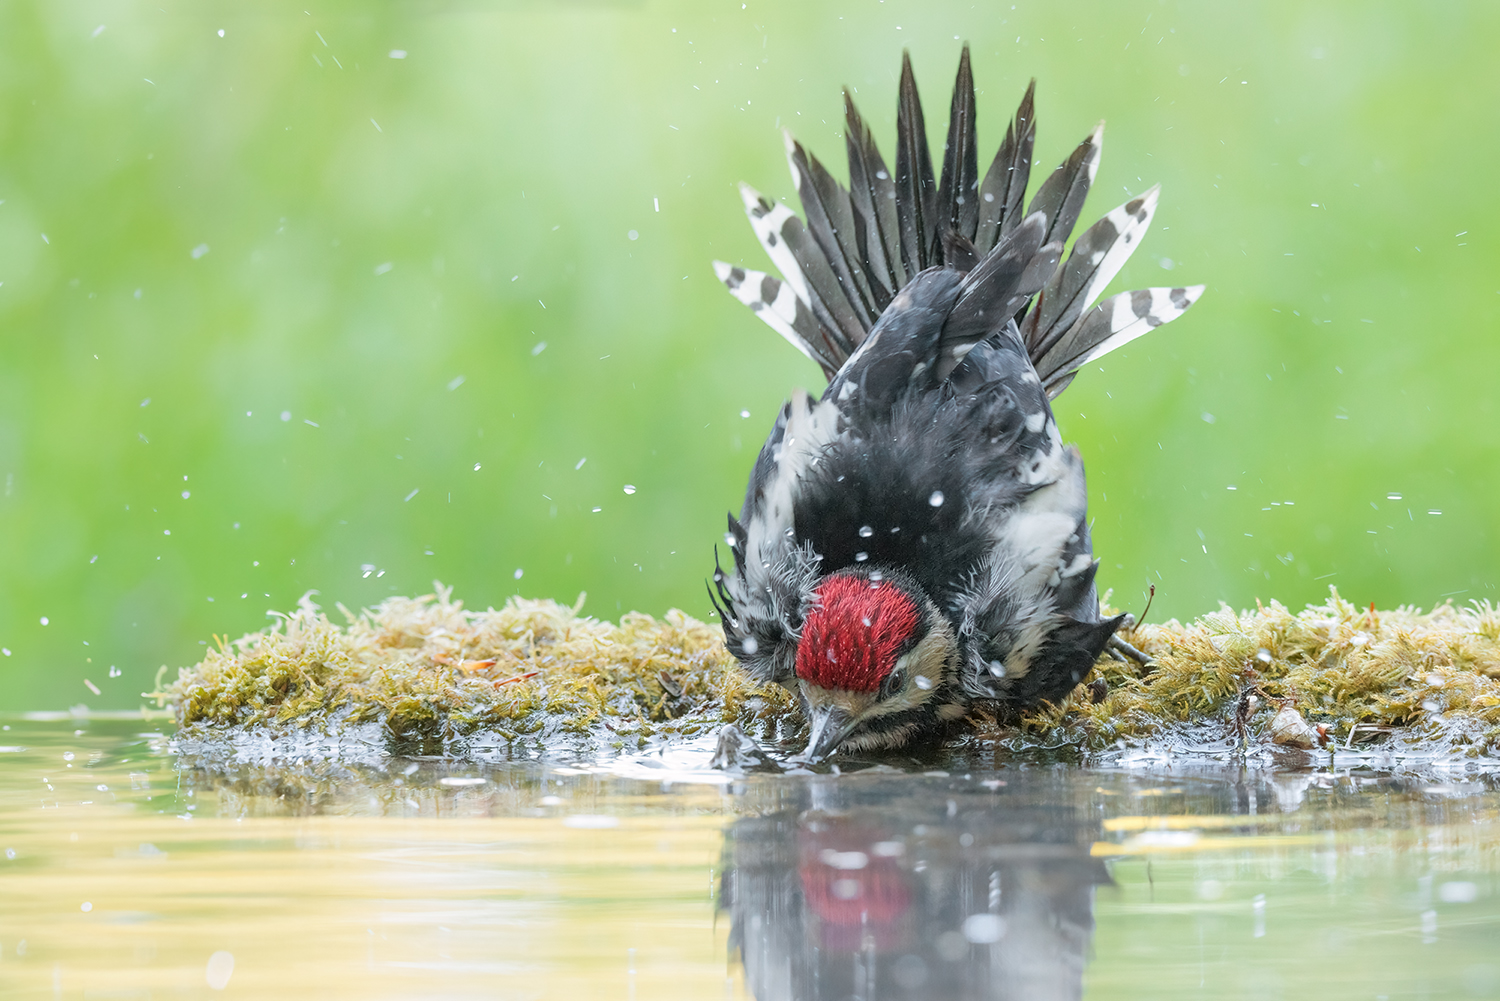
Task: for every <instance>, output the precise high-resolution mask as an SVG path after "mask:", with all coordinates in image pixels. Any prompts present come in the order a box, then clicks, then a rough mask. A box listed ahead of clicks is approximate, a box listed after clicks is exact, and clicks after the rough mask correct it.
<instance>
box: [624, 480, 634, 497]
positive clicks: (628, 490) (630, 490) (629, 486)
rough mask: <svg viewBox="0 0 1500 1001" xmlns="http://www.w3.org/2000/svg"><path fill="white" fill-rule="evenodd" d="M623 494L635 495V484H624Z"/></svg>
mask: <svg viewBox="0 0 1500 1001" xmlns="http://www.w3.org/2000/svg"><path fill="white" fill-rule="evenodd" d="M625 492H626V493H627V494H633V493H635V484H633V483H627V484H625Z"/></svg>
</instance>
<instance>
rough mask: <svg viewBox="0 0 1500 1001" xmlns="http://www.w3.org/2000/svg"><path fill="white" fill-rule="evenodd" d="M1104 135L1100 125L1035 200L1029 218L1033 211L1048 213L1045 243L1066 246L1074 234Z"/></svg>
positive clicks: (1048, 180) (1028, 211)
mask: <svg viewBox="0 0 1500 1001" xmlns="http://www.w3.org/2000/svg"><path fill="white" fill-rule="evenodd" d="M1103 136H1104V125H1103V123H1100V124H1099V126H1098V127H1097V128H1095V129H1094V131H1093V132H1091V133H1089V135H1088V138H1086V139H1085V140H1084V141H1083V142H1081V143H1079V144H1078V147H1077V148H1076V149H1074V150H1073V153H1072V155H1071V156H1069V157H1068V158H1067V159H1066V160H1064V161H1063V162H1062V164H1060V165H1059V166H1058V168H1057V169H1056V170H1054V171H1053V172H1052V173H1051V175H1050V176H1049V177H1048V178H1047V180H1045V181H1043V182H1042V186H1041V189H1040V190H1038V191H1037V193H1036V197H1035V198H1033V199H1032V200H1031V206H1030V207H1029V208H1027V209H1026V214H1027V215H1031V214H1032V213H1033V212H1045V213H1046V214H1047V235H1046V239H1045V240H1044V241H1043V242H1045V243H1051V242H1052V241H1053V240H1062V241H1063V242H1065V243H1066V242H1067V239H1068V236H1069V235H1070V234H1072V232H1073V225H1074V224H1075V223H1077V222H1078V214H1079V213H1080V212H1082V211H1083V200H1084V199H1085V198H1087V197H1088V193H1089V185H1090V184H1092V183H1093V181H1094V171H1095V170H1096V169H1097V167H1098V163H1099V148H1100V146H1101V145H1102V144H1103Z"/></svg>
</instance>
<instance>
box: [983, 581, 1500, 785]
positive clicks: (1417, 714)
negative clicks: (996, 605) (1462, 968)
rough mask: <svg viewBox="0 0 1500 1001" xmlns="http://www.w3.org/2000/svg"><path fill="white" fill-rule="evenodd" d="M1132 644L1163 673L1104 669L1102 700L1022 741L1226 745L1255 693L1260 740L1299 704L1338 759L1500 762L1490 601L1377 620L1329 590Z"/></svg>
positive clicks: (1078, 695)
mask: <svg viewBox="0 0 1500 1001" xmlns="http://www.w3.org/2000/svg"><path fill="white" fill-rule="evenodd" d="M1124 638H1125V639H1127V640H1128V641H1129V642H1131V643H1132V644H1134V645H1135V646H1137V647H1139V648H1140V649H1142V650H1143V651H1145V652H1146V653H1148V654H1150V655H1151V657H1152V659H1153V661H1154V663H1153V664H1151V665H1150V666H1148V667H1146V668H1141V667H1140V666H1139V665H1136V664H1135V663H1133V662H1125V663H1121V662H1119V661H1114V660H1101V661H1100V662H1099V663H1098V664H1097V665H1095V669H1094V672H1093V673H1092V674H1091V675H1090V676H1089V677H1088V678H1086V679H1084V680H1085V684H1088V683H1091V682H1093V681H1094V680H1095V679H1096V678H1102V679H1104V681H1105V682H1106V684H1107V685H1108V693H1107V694H1106V695H1105V697H1104V698H1103V699H1102V700H1101V701H1099V702H1097V703H1094V702H1093V701H1092V700H1091V699H1090V698H1089V697H1088V695H1087V689H1086V688H1083V687H1080V688H1079V689H1077V690H1075V691H1074V692H1073V694H1072V695H1070V696H1069V698H1068V699H1066V700H1064V702H1063V703H1062V704H1061V705H1058V706H1047V707H1044V708H1043V709H1042V710H1041V711H1038V712H1033V713H1031V714H1028V715H1027V716H1025V717H1023V718H1022V719H1021V721H1020V724H1019V730H1020V732H1021V733H1022V734H1025V735H1029V736H1031V737H1032V738H1033V739H1036V738H1041V737H1042V736H1043V735H1045V736H1046V737H1048V738H1050V739H1051V740H1054V741H1055V740H1056V739H1057V738H1058V737H1059V736H1060V737H1063V738H1065V739H1066V740H1068V741H1072V742H1075V743H1077V744H1079V745H1080V746H1081V747H1083V748H1084V749H1086V750H1102V749H1104V748H1107V747H1111V746H1118V743H1119V742H1124V743H1125V744H1127V745H1131V744H1136V745H1146V744H1150V743H1152V742H1160V741H1162V740H1163V739H1170V738H1171V737H1172V736H1173V735H1179V736H1180V735H1186V734H1187V733H1188V731H1187V730H1186V729H1185V728H1186V727H1192V726H1196V727H1197V728H1198V729H1197V730H1196V731H1194V732H1193V733H1192V736H1193V737H1194V738H1196V739H1197V740H1199V741H1201V740H1203V739H1210V740H1213V739H1222V738H1228V737H1229V736H1230V734H1231V731H1232V730H1233V722H1232V721H1233V717H1234V715H1235V708H1236V705H1237V704H1238V703H1239V701H1240V699H1241V696H1242V695H1244V694H1248V693H1251V692H1254V693H1255V694H1257V695H1258V696H1265V698H1261V699H1260V700H1259V709H1258V711H1257V712H1255V713H1253V714H1252V715H1251V717H1250V719H1249V721H1248V722H1249V728H1250V730H1251V732H1252V735H1254V734H1255V733H1257V732H1259V731H1260V730H1262V729H1263V728H1264V727H1265V725H1266V724H1267V723H1269V721H1270V719H1271V717H1272V716H1273V715H1274V713H1275V711H1276V710H1277V709H1278V708H1279V706H1280V705H1281V704H1283V703H1289V704H1290V705H1292V706H1293V707H1295V708H1296V709H1297V710H1298V711H1299V712H1301V713H1302V714H1303V716H1305V717H1306V719H1307V721H1308V722H1309V723H1310V724H1312V725H1313V726H1317V725H1319V724H1322V725H1323V726H1324V727H1325V729H1326V733H1327V735H1328V738H1329V740H1330V743H1332V742H1334V741H1336V742H1337V746H1338V747H1339V748H1351V747H1352V748H1358V747H1362V746H1366V745H1377V746H1383V747H1387V748H1390V749H1397V748H1399V749H1402V750H1421V751H1425V752H1430V753H1434V754H1441V753H1457V754H1460V755H1463V756H1477V755H1479V754H1500V610H1497V608H1496V607H1495V606H1494V605H1492V604H1490V603H1488V602H1475V603H1473V604H1472V605H1470V606H1469V607H1465V608H1460V607H1455V606H1454V605H1453V604H1452V603H1451V602H1450V603H1447V604H1443V605H1439V606H1438V607H1436V608H1434V609H1433V610H1432V611H1430V612H1425V613H1424V612H1422V611H1421V610H1419V609H1417V608H1413V607H1406V606H1403V607H1401V608H1397V609H1395V610H1394V611H1385V612H1380V611H1376V610H1375V609H1374V607H1373V606H1371V607H1369V608H1360V607H1357V606H1355V605H1353V604H1351V603H1349V602H1348V601H1345V600H1344V599H1343V598H1341V597H1340V596H1339V594H1338V592H1337V591H1336V590H1334V589H1332V588H1330V590H1329V597H1328V600H1327V601H1326V602H1324V603H1323V604H1321V605H1310V606H1308V607H1307V608H1306V609H1305V610H1303V611H1301V612H1297V613H1293V612H1291V611H1290V610H1289V609H1287V608H1286V607H1285V606H1284V605H1282V604H1280V603H1279V602H1275V601H1273V602H1271V603H1270V604H1269V605H1261V604H1259V603H1257V605H1256V607H1255V609H1253V610H1250V611H1244V612H1235V611H1234V610H1233V609H1231V608H1229V607H1228V606H1221V607H1220V609H1219V610H1218V611H1217V612H1211V613H1209V614H1207V615H1204V616H1203V617H1201V618H1199V619H1197V620H1196V621H1194V622H1192V623H1190V624H1188V625H1183V624H1182V623H1180V622H1177V621H1172V622H1168V623H1165V624H1163V625H1143V626H1139V627H1136V628H1135V629H1133V630H1130V631H1128V632H1126V633H1125V634H1124ZM991 730H992V732H994V733H995V734H996V736H1000V737H1002V739H1004V738H1005V735H1004V734H1001V733H1000V732H999V731H998V729H996V728H994V727H991Z"/></svg>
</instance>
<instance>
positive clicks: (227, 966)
mask: <svg viewBox="0 0 1500 1001" xmlns="http://www.w3.org/2000/svg"><path fill="white" fill-rule="evenodd" d="M233 975H234V953H232V952H224V951H222V950H221V951H219V952H216V953H214V954H213V955H212V956H209V957H208V967H207V968H206V969H205V970H204V971H203V978H204V979H205V980H206V981H208V986H209V987H212V988H213V989H214V990H216V991H222V990H223V989H224V988H226V987H228V986H229V978H230V977H232V976H233Z"/></svg>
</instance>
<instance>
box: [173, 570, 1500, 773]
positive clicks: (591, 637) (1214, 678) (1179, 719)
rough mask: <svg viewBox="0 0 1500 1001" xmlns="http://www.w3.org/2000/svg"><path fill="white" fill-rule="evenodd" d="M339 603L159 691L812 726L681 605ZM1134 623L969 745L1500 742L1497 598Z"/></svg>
mask: <svg viewBox="0 0 1500 1001" xmlns="http://www.w3.org/2000/svg"><path fill="white" fill-rule="evenodd" d="M338 611H339V612H340V613H341V615H342V617H343V619H344V620H345V622H344V624H342V625H339V624H335V623H334V622H333V621H331V620H330V618H329V617H328V616H327V615H326V614H325V613H324V612H323V611H322V610H320V609H319V608H318V607H317V606H315V605H314V604H312V603H311V602H310V601H308V600H307V599H304V600H303V602H302V604H301V605H300V606H299V607H298V608H297V609H296V610H294V611H291V612H289V613H286V614H285V615H281V616H279V617H278V621H277V623H276V624H275V625H274V626H273V627H271V628H270V629H267V630H265V631H262V632H258V633H251V634H249V635H247V636H244V637H241V638H240V639H238V640H234V641H232V642H229V641H226V640H222V639H217V638H216V642H217V646H218V648H217V649H214V650H211V651H210V652H209V654H208V655H207V656H206V657H205V658H204V659H203V660H202V661H201V662H200V663H198V664H197V665H195V666H193V667H191V668H184V669H182V670H180V671H179V672H178V677H177V679H176V680H175V681H173V682H171V683H170V684H158V686H157V689H158V690H157V691H156V692H154V693H151V694H152V695H153V696H154V697H156V698H158V699H159V700H161V701H162V702H164V703H165V704H168V705H170V706H171V707H172V708H173V709H174V711H175V712H176V714H177V717H178V721H179V722H180V724H182V726H183V727H184V728H185V730H186V731H188V732H190V733H192V734H195V735H196V736H198V737H200V738H203V737H212V736H213V735H214V734H215V733H220V732H222V733H237V734H242V735H243V734H245V733H250V732H259V733H264V734H267V735H270V736H275V735H278V734H289V733H298V732H308V731H309V730H314V731H318V732H322V733H337V732H338V731H340V730H348V729H351V728H355V727H358V728H359V729H360V730H361V732H363V733H365V734H372V733H373V734H376V735H377V736H376V737H375V740H376V742H377V743H379V744H381V745H383V750H384V751H386V752H389V753H397V754H402V753H404V754H412V753H443V754H462V753H465V752H466V751H467V749H468V748H469V747H470V745H472V744H473V743H474V742H476V741H483V742H484V743H486V744H490V745H494V744H497V743H498V744H500V745H504V746H508V747H511V748H514V749H518V750H520V749H524V750H526V751H527V752H528V753H530V752H535V751H552V750H559V751H563V750H567V751H588V750H605V749H613V750H616V751H620V750H637V749H640V748H644V747H649V746H652V745H653V744H657V743H660V742H662V741H671V740H672V739H674V738H681V737H691V736H694V735H701V734H706V733H711V732H713V731H714V730H716V729H717V728H718V727H720V726H722V725H724V724H725V723H734V724H736V725H737V726H739V727H740V729H742V730H744V731H745V732H747V733H749V734H751V735H753V736H755V737H756V738H757V739H759V740H761V741H765V742H770V743H774V742H777V741H782V740H788V739H790V738H793V737H795V736H796V735H797V733H798V731H799V730H800V729H801V727H802V720H801V718H800V714H799V713H798V712H797V709H796V706H795V704H794V701H793V700H792V699H791V698H790V697H789V695H788V694H787V693H786V692H785V691H783V690H781V689H780V688H777V687H775V686H772V687H760V686H756V685H754V684H753V683H752V682H751V681H750V680H749V679H748V678H747V677H746V676H745V675H744V674H743V673H741V672H740V671H739V669H738V667H737V666H736V664H735V662H734V660H733V658H732V657H730V656H729V654H728V652H727V651H726V650H725V649H724V645H723V641H722V636H721V634H720V632H719V630H718V628H717V627H716V626H714V625H710V624H706V623H703V622H699V621H697V620H695V619H693V618H691V617H689V616H687V615H685V614H684V613H682V612H680V611H676V610H673V611H670V612H668V613H667V614H666V615H665V616H664V617H663V618H661V619H656V618H652V617H651V616H648V615H643V614H639V613H630V614H628V615H626V616H624V617H623V618H622V619H621V620H620V622H619V623H618V624H612V623H609V622H603V621H600V620H597V619H593V618H591V617H588V616H586V615H584V614H582V599H580V601H579V603H578V604H577V605H575V606H572V607H570V606H567V605H562V604H558V603H556V602H552V601H545V600H528V599H522V598H513V599H511V600H510V601H509V602H507V603H506V605H505V607H503V608H500V609H494V608H491V609H486V610H484V611H468V610H466V609H465V608H464V607H463V604H462V602H459V601H455V600H454V599H453V596H452V593H451V591H450V590H449V589H445V588H443V587H442V586H440V585H439V586H438V587H437V588H436V590H435V591H434V593H432V594H428V595H424V596H422V597H418V598H391V599H389V600H387V601H385V602H384V603H383V604H381V605H380V606H379V607H377V608H374V609H367V610H364V611H362V612H359V613H353V612H350V611H349V610H347V609H345V608H344V607H343V606H342V605H340V606H338ZM1125 638H1126V639H1128V640H1129V641H1130V642H1131V643H1133V644H1134V645H1136V646H1137V647H1139V648H1140V649H1141V650H1143V651H1144V652H1146V653H1147V654H1149V655H1150V656H1151V658H1152V663H1151V664H1149V665H1147V666H1145V667H1142V666H1141V665H1138V664H1136V663H1134V662H1129V661H1124V662H1122V661H1116V660H1101V661H1100V662H1099V663H1098V664H1097V665H1096V667H1095V670H1094V673H1093V674H1092V675H1091V676H1090V677H1089V678H1087V679H1085V682H1084V684H1083V685H1081V686H1079V688H1078V689H1076V690H1075V691H1074V692H1073V693H1072V695H1070V696H1069V697H1068V698H1067V699H1065V700H1064V701H1063V702H1062V703H1061V704H1059V705H1056V706H1044V707H1042V709H1041V710H1039V711H1036V712H1032V713H1029V714H1027V715H1025V716H1023V717H1021V718H1019V719H1004V718H1001V717H998V716H995V715H992V714H989V713H986V712H985V710H984V708H983V707H979V708H977V709H976V710H975V712H974V714H973V720H972V722H973V724H974V725H973V728H972V733H973V736H972V737H971V738H970V739H973V740H980V741H995V742H997V743H999V744H1003V745H1005V746H1007V747H1010V748H1012V749H1021V748H1025V747H1033V746H1053V747H1056V746H1060V745H1068V746H1072V747H1076V748H1078V749H1079V750H1080V751H1082V752H1084V753H1089V752H1098V751H1105V750H1108V749H1112V748H1120V747H1130V746H1151V745H1152V744H1153V743H1156V744H1161V743H1163V742H1167V743H1171V742H1174V741H1175V742H1177V743H1180V744H1181V743H1185V744H1190V745H1192V746H1194V747H1198V748H1222V749H1229V748H1232V747H1234V746H1235V744H1236V743H1237V741H1238V740H1239V733H1240V730H1241V727H1239V726H1238V725H1237V722H1236V717H1237V716H1238V717H1239V722H1241V723H1243V732H1244V734H1245V738H1246V740H1248V741H1249V742H1250V743H1251V744H1254V743H1256V742H1266V743H1268V742H1269V741H1270V740H1271V733H1270V731H1271V725H1270V724H1271V722H1272V720H1273V719H1275V718H1276V714H1277V713H1278V712H1281V711H1282V710H1284V709H1286V708H1294V709H1296V710H1297V712H1298V714H1300V716H1301V717H1302V719H1303V720H1305V722H1306V724H1307V726H1308V731H1309V732H1317V731H1321V732H1320V733H1319V742H1320V743H1322V744H1323V745H1324V746H1325V747H1330V748H1331V747H1342V748H1351V747H1354V748H1358V747H1363V748H1371V747H1384V748H1387V749H1391V750H1405V751H1420V752H1421V753H1424V754H1431V753H1436V754H1447V755H1456V756H1461V757H1469V758H1473V757H1481V756H1484V757H1491V756H1493V757H1496V758H1500V612H1497V609H1496V608H1495V607H1494V606H1493V605H1490V604H1488V603H1477V604H1474V605H1470V606H1467V607H1457V606H1454V605H1452V604H1444V605H1440V606H1438V607H1437V608H1435V609H1433V610H1432V611H1429V612H1422V611H1420V610H1418V609H1415V608H1406V607H1403V608H1398V609H1395V610H1393V611H1383V612H1381V611H1375V610H1373V608H1360V607H1358V606H1356V605H1353V604H1351V603H1349V602H1347V601H1345V600H1343V599H1342V598H1341V597H1340V596H1339V595H1338V594H1337V592H1331V593H1330V596H1329V598H1328V600H1327V601H1326V602H1324V603H1323V604H1321V605H1315V606H1309V607H1308V608H1306V609H1305V610H1303V611H1301V612H1292V611H1291V610H1289V609H1287V608H1285V607H1283V606H1282V605H1280V604H1278V603H1276V602H1272V603H1270V604H1269V605H1257V607H1256V608H1254V609H1252V610H1249V611H1243V612H1235V611H1233V610H1231V609H1229V608H1228V607H1221V608H1220V609H1219V610H1218V611H1216V612H1211V613H1209V614H1207V615H1204V616H1202V617H1201V618H1199V619H1196V620H1194V621H1193V622H1190V623H1186V624H1183V623H1179V622H1176V621H1172V622H1167V623H1164V624H1160V625H1153V624H1147V625H1143V626H1139V627H1136V628H1135V629H1133V630H1130V631H1129V632H1128V633H1126V634H1125ZM1100 680H1102V682H1103V684H1102V685H1101V684H1097V683H1096V682H1098V681H1100ZM1287 718H1289V717H1283V719H1282V722H1283V723H1284V722H1285V720H1286V719H1287ZM371 724H374V725H375V727H374V728H373V729H372V727H371Z"/></svg>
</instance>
